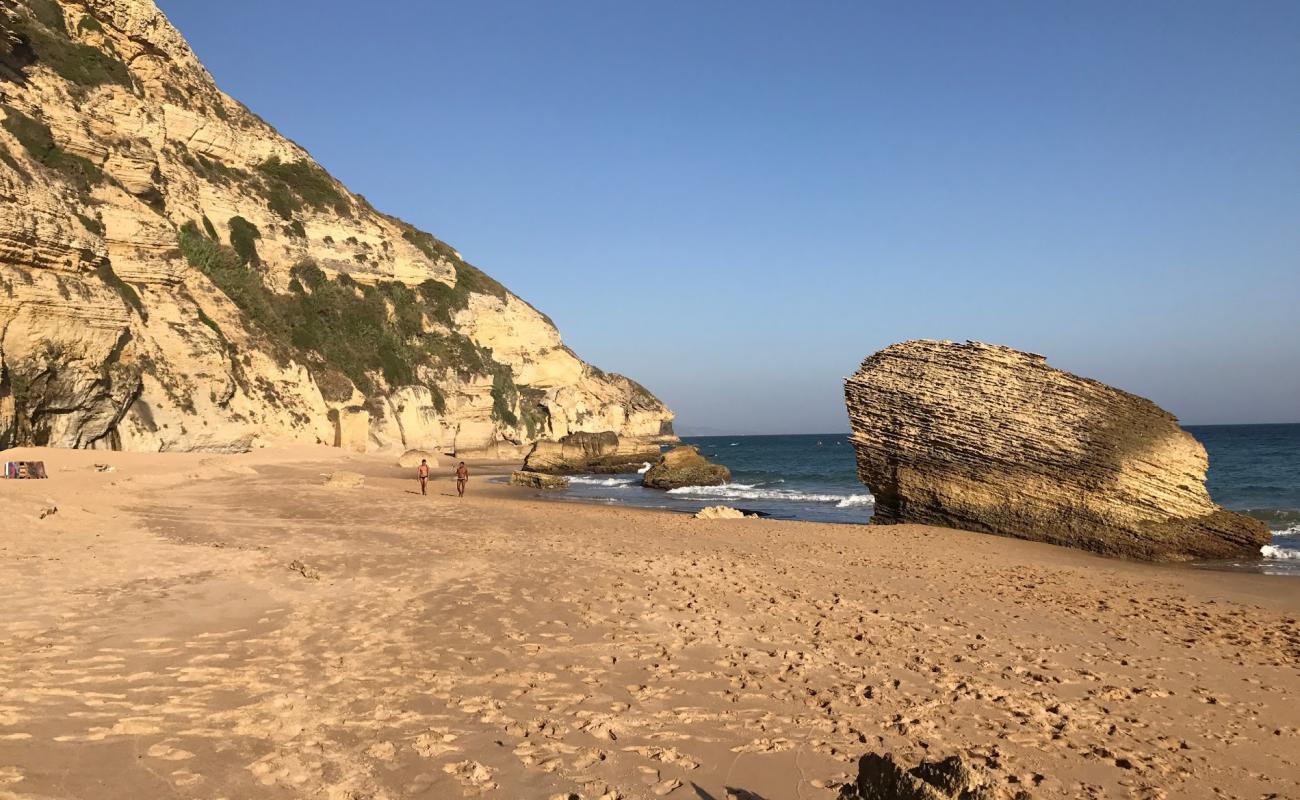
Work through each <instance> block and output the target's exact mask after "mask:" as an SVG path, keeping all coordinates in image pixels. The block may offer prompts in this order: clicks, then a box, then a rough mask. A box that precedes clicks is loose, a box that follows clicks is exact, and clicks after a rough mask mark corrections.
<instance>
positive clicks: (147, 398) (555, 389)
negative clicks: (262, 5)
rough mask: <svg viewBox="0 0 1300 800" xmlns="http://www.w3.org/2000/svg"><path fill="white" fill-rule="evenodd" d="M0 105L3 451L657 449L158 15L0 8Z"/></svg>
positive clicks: (553, 352) (14, 3)
mask: <svg viewBox="0 0 1300 800" xmlns="http://www.w3.org/2000/svg"><path fill="white" fill-rule="evenodd" d="M0 92H2V93H3V96H2V97H0V114H2V115H3V119H0V210H2V211H3V213H0V447H3V446H10V445H15V444H48V445H53V446H65V447H122V448H129V449H148V450H175V449H179V450H194V449H210V450H238V449H245V448H247V447H251V446H260V445H266V444H273V443H286V442H324V443H327V444H335V445H338V446H343V447H350V448H353V449H394V450H396V449H407V448H427V449H441V450H449V449H457V450H460V451H462V452H464V451H474V450H482V451H488V452H497V453H501V454H503V455H505V454H509V455H515V454H519V453H521V452H523V448H524V447H525V446H526V444H527V443H529V442H531V441H534V440H536V439H539V438H552V439H556V438H560V437H562V436H565V435H566V434H568V433H571V432H575V431H593V432H598V431H614V432H616V433H618V434H619V435H620V436H624V437H633V438H646V439H651V438H655V437H659V436H661V435H665V434H671V420H672V413H671V412H670V411H669V410H668V409H667V408H666V407H665V406H664V405H663V404H662V403H661V402H659V401H658V400H657V399H656V398H655V397H654V396H653V395H651V394H650V393H649V392H647V391H646V390H645V389H644V388H642V387H641V386H639V385H638V384H636V383H635V382H633V381H630V380H628V379H626V378H623V377H621V376H618V375H613V374H606V373H604V372H601V371H600V370H597V369H595V368H594V367H591V366H590V365H587V364H585V363H583V362H582V361H581V360H580V359H579V358H578V357H577V356H576V355H574V354H573V352H572V351H570V350H569V349H568V348H567V347H565V346H564V345H563V343H562V342H561V339H560V334H559V332H558V331H557V330H556V329H555V326H554V325H552V324H551V322H550V321H549V319H547V318H546V317H545V316H544V315H542V314H541V313H539V312H538V311H537V310H536V309H534V308H532V307H531V306H530V305H528V304H527V303H525V302H524V301H522V300H520V299H519V298H518V297H516V296H514V295H513V294H511V293H510V292H509V291H508V290H507V289H506V288H505V287H503V286H501V285H500V284H499V283H497V282H496V281H494V280H492V279H491V278H490V277H488V276H487V275H485V274H483V273H482V272H480V271H479V270H477V269H475V268H474V267H473V266H471V265H470V264H468V263H466V262H465V261H464V260H463V259H462V258H461V256H460V254H459V253H457V252H456V251H455V250H453V249H452V248H451V247H449V246H447V245H446V244H445V243H443V242H441V241H439V240H438V239H436V238H435V237H433V236H431V235H429V234H427V233H425V232H423V231H419V230H417V229H415V228H414V227H412V226H410V225H407V224H406V223H404V222H402V221H401V220H398V219H396V218H393V217H389V216H387V215H384V214H382V213H380V212H378V211H376V210H375V209H374V208H372V207H371V206H370V205H369V203H367V202H366V201H365V199H364V198H362V197H360V196H357V195H353V194H351V193H350V192H349V191H348V190H347V189H346V188H345V187H344V186H342V185H341V184H339V183H338V182H337V181H335V180H334V179H333V178H332V177H330V176H329V175H328V173H326V172H325V171H324V170H323V169H321V168H320V167H319V166H318V165H317V164H316V163H315V162H314V161H313V160H312V158H311V156H310V155H309V154H308V153H307V152H305V151H304V150H302V149H301V148H300V147H298V146H297V145H295V144H293V143H292V142H290V141H289V140H287V139H285V138H284V137H282V136H280V135H279V134H278V133H277V132H276V131H275V130H273V129H272V128H271V127H270V126H268V125H266V124H265V123H264V122H262V121H261V120H260V119H259V118H257V117H256V116H255V115H254V114H252V113H250V112H249V111H248V110H247V109H245V108H244V107H243V106H242V105H240V104H239V103H238V102H236V101H234V100H232V99H231V98H229V97H227V96H226V95H224V94H223V93H221V92H220V91H219V90H218V89H217V88H216V85H215V84H214V83H213V81H212V79H211V77H210V76H209V75H208V73H207V71H206V70H205V69H204V68H203V66H202V65H201V64H200V63H199V61H198V59H197V58H196V57H195V56H194V54H193V53H192V52H191V51H190V49H189V47H188V45H187V44H186V43H185V41H184V39H183V38H182V37H181V35H180V34H179V33H178V32H177V31H176V30H175V29H174V28H173V27H172V26H171V25H170V23H169V22H168V21H167V19H166V18H165V17H164V16H163V15H162V13H161V12H160V11H159V10H158V9H157V8H156V7H155V6H154V5H153V3H152V2H149V0H77V1H75V2H74V1H73V0H60V1H59V2H56V0H0Z"/></svg>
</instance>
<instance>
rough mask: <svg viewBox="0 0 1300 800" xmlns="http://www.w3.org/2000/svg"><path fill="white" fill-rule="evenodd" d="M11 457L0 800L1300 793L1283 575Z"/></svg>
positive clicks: (254, 473)
mask: <svg viewBox="0 0 1300 800" xmlns="http://www.w3.org/2000/svg"><path fill="white" fill-rule="evenodd" d="M24 457H35V458H43V459H44V460H45V461H46V464H47V468H48V469H49V474H50V480H47V481H22V482H19V481H0V609H2V610H3V611H2V613H0V798H11V797H23V798H133V800H139V799H140V798H153V797H181V798H191V797H192V798H232V800H233V799H234V798H252V797H257V798H262V797H265V798H299V797H302V798H307V797H310V798H327V799H328V800H344V799H347V800H361V798H369V799H371V800H381V799H383V798H404V797H412V798H456V797H479V796H487V797H499V798H556V797H572V796H577V797H581V798H602V797H603V798H653V797H664V796H666V797H670V798H716V799H717V800H722V799H723V798H725V797H727V795H728V793H731V794H733V795H735V796H737V797H741V798H746V797H750V798H752V797H760V798H767V800H784V799H785V798H832V797H834V796H835V791H834V789H833V786H834V784H835V783H836V782H837V781H840V780H844V779H846V778H847V777H848V776H849V774H850V772H851V770H852V767H853V762H854V760H855V759H856V757H857V756H859V755H861V754H862V753H865V752H868V751H877V752H890V753H893V754H895V755H896V756H898V757H900V758H901V759H903V760H909V761H916V760H919V759H920V758H922V757H925V756H926V755H927V754H928V755H930V756H944V755H949V754H952V753H963V754H967V755H969V756H971V757H973V758H974V759H976V760H977V761H980V762H983V763H987V764H989V765H990V766H991V767H992V768H993V769H995V770H996V771H997V772H998V773H999V774H1001V775H1003V776H1005V777H1007V778H1008V779H1010V780H1012V781H1014V782H1016V783H1018V784H1020V785H1022V786H1024V787H1025V788H1027V789H1028V790H1029V791H1030V792H1031V794H1032V795H1033V796H1034V797H1061V798H1065V797H1139V798H1159V797H1170V798H1197V797H1207V798H1208V797H1241V798H1262V797H1279V798H1280V797H1300V730H1298V728H1300V627H1298V626H1297V615H1300V580H1294V579H1289V578H1278V577H1269V576H1260V575H1247V574H1231V573H1216V572H1208V571H1196V570H1191V569H1181V568H1171V567H1160V566H1152V565H1146V564H1130V563H1124V562H1118V561H1112V560H1104V559H1100V558H1095V557H1091V556H1089V555H1086V554H1082V553H1075V552H1071V551H1067V550H1062V549H1059V548H1054V547H1051V546H1047V545H1038V544H1032V543H1026V542H1018V541H1012V540H1006V539H999V538H996V537H990V536H983V535H978V534H970V533H963V532H958V531H949V530H943V529H937V528H924V527H920V526H898V527H869V526H844V525H817V524H812V523H796V522H776V521H771V520H740V521H732V520H721V521H700V520H694V519H691V518H689V517H686V516H683V515H674V514H669V513H664V512H655V511H642V510H636V509H618V508H602V507H594V506H589V505H582V504H560V503H554V502H547V501H541V500H537V499H534V495H535V493H534V492H531V491H528V490H522V489H515V488H512V487H506V486H492V485H489V484H487V483H485V482H484V480H483V475H484V474H485V473H486V472H487V471H490V470H488V469H484V468H482V467H480V466H479V465H475V473H476V477H475V480H474V481H473V482H472V483H471V484H470V493H469V496H468V497H467V498H465V499H464V500H460V499H458V498H456V497H455V496H454V490H453V488H452V482H451V480H450V477H449V475H450V469H449V466H448V464H447V463H446V462H445V461H444V464H443V465H442V467H441V468H439V469H438V470H436V471H435V480H434V481H433V483H432V490H431V493H430V496H429V497H421V496H419V495H418V490H417V487H416V484H415V481H414V480H412V479H409V478H408V477H407V472H408V471H406V470H400V469H398V468H396V467H395V466H392V465H391V461H390V460H389V459H381V458H375V457H351V456H347V455H345V454H342V453H340V452H338V451H335V450H327V449H323V448H320V449H316V448H313V449H301V450H291V451H263V452H258V453H253V454H247V455H237V456H219V455H202V454H171V455H166V454H164V455H156V454H155V455H148V454H128V453H105V452H99V453H94V452H69V451H49V450H47V451H8V452H6V453H5V460H11V459H19V458H24ZM95 463H103V464H110V465H112V466H113V467H114V471H112V472H98V471H96V470H95V469H94V468H93V466H92V465H93V464H95ZM340 469H344V470H353V471H356V472H360V473H362V474H364V475H365V476H366V480H365V484H364V486H361V487H357V488H332V487H326V486H324V485H322V483H323V479H322V475H323V474H324V473H328V472H331V471H334V470H340ZM55 507H57V511H56V512H53V513H50V512H49V511H48V509H50V508H55ZM42 513H45V516H44V518H41V514H42Z"/></svg>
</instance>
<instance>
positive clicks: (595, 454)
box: [524, 431, 676, 475]
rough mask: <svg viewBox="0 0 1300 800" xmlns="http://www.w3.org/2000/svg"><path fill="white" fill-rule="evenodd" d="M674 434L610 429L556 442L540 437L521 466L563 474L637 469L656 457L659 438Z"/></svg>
mask: <svg viewBox="0 0 1300 800" xmlns="http://www.w3.org/2000/svg"><path fill="white" fill-rule="evenodd" d="M675 438H676V437H652V438H645V437H627V436H623V437H620V436H619V435H618V434H617V433H614V432H613V431H602V432H600V433H587V432H581V431H580V432H578V433H571V434H569V435H568V436H565V437H564V438H562V439H560V440H559V441H549V440H542V441H539V442H537V443H536V444H534V445H533V449H532V451H531V452H530V453H529V454H528V457H527V458H526V459H524V469H526V470H530V471H533V472H548V473H552V474H555V475H567V474H574V473H580V472H595V473H601V474H609V473H619V472H639V471H640V470H641V469H642V468H643V467H644V466H645V465H646V464H653V463H654V462H656V461H658V460H659V445H658V443H657V442H658V441H660V440H661V439H675Z"/></svg>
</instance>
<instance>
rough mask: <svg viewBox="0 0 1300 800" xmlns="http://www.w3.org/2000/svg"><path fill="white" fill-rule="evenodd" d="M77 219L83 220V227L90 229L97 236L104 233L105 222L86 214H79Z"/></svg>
mask: <svg viewBox="0 0 1300 800" xmlns="http://www.w3.org/2000/svg"><path fill="white" fill-rule="evenodd" d="M77 219H79V220H81V225H82V227H84V228H85V229H86V230H88V231H90V232H91V233H93V234H95V235H96V236H103V235H104V223H102V222H100V221H99V220H97V219H95V218H94V217H88V216H86V215H85V214H78V215H77Z"/></svg>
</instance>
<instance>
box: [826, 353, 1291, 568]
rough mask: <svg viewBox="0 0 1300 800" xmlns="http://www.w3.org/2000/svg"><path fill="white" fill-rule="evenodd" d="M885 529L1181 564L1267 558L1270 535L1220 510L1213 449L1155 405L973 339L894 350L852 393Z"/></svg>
mask: <svg viewBox="0 0 1300 800" xmlns="http://www.w3.org/2000/svg"><path fill="white" fill-rule="evenodd" d="M845 396H846V399H847V403H848V409H849V420H850V423H851V425H852V429H853V434H852V437H851V439H852V442H853V445H854V448H855V449H856V451H857V458H858V476H859V477H860V478H861V480H862V482H863V483H865V484H866V485H867V486H868V487H869V488H870V489H871V491H872V493H873V494H874V495H875V498H876V506H875V514H874V516H873V521H875V522H879V523H892V522H920V523H931V524H938V525H946V526H951V527H956V528H964V529H967V530H974V531H986V532H989V533H997V534H1002V535H1006V536H1015V537H1019V538H1023V539H1034V540H1038V541H1044V542H1051V543H1053V544H1061V545H1068V546H1071V547H1079V548H1083V549H1086V550H1092V551H1094V552H1099V553H1106V554H1109V555H1119V556H1128V557H1134V558H1143V559H1161V560H1177V559H1189V558H1226V557H1231V556H1237V555H1243V554H1252V555H1257V554H1258V553H1259V548H1260V546H1261V545H1263V544H1267V543H1268V541H1269V533H1268V529H1267V528H1266V526H1265V525H1264V524H1263V523H1261V522H1258V521H1257V520H1253V519H1250V518H1248V517H1244V516H1241V515H1238V514H1233V513H1230V512H1227V511H1224V510H1223V509H1221V508H1219V507H1218V506H1216V505H1215V504H1214V503H1213V502H1211V500H1210V496H1209V493H1208V492H1207V491H1206V489H1205V472H1206V468H1207V466H1208V462H1207V459H1206V455H1205V448H1203V447H1202V446H1201V444H1200V443H1199V442H1197V441H1196V440H1195V439H1193V438H1192V437H1191V435H1190V434H1188V433H1187V432H1186V431H1184V430H1183V429H1182V428H1180V427H1179V426H1178V421H1177V420H1176V419H1175V418H1174V417H1173V415H1171V414H1169V413H1168V412H1166V411H1164V410H1162V409H1161V408H1159V407H1158V406H1156V405H1155V404H1154V403H1152V402H1151V401H1149V400H1145V399H1143V398H1141V397H1136V396H1134V395H1131V394H1128V393H1126V392H1122V391H1120V390H1118V389H1114V388H1112V387H1110V386H1107V385H1105V384H1103V383H1099V382H1097V381H1093V380H1088V379H1086V378H1081V377H1078V376H1076V375H1072V374H1070V373H1068V372H1063V371H1061V370H1058V369H1053V368H1052V367H1049V366H1048V365H1047V361H1046V359H1045V358H1043V357H1042V356H1038V355H1032V354H1029V353H1022V352H1019V351H1017V350H1012V349H1010V348H1007V347H998V346H992V345H985V344H980V343H977V342H968V343H966V344H954V343H951V342H931V341H913V342H906V343H903V344H896V345H892V346H890V347H887V348H885V349H884V350H881V351H880V352H878V353H876V354H875V355H873V356H871V357H869V358H868V359H866V361H864V362H863V363H862V368H861V369H859V370H858V372H857V373H856V374H855V375H853V376H852V377H851V378H849V379H848V381H847V382H846V384H845Z"/></svg>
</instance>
